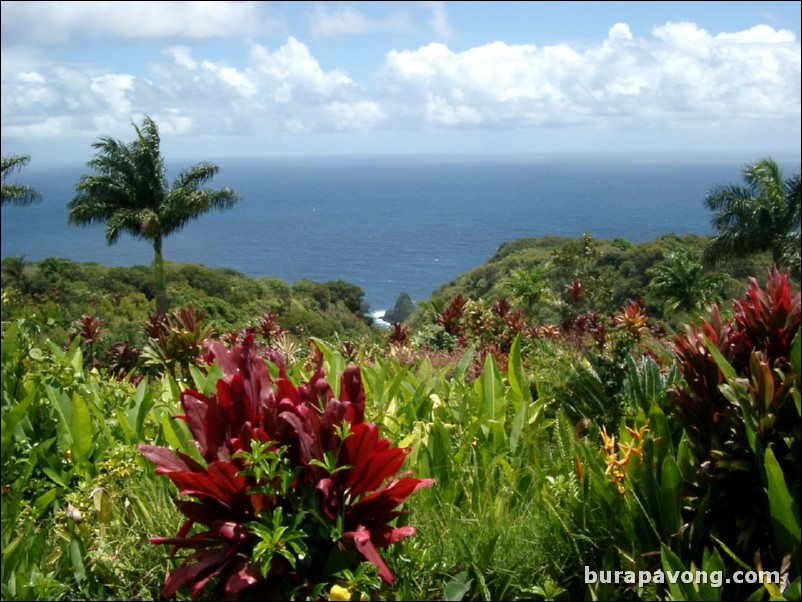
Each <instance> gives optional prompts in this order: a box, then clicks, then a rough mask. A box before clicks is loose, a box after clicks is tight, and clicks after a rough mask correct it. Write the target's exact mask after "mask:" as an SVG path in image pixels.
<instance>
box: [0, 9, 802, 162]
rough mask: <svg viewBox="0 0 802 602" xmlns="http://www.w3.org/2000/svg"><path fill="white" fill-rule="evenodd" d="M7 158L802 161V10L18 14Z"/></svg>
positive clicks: (7, 57)
mask: <svg viewBox="0 0 802 602" xmlns="http://www.w3.org/2000/svg"><path fill="white" fill-rule="evenodd" d="M1 22H2V55H1V56H2V126H1V128H2V132H1V135H2V148H3V154H4V155H8V154H30V155H31V156H32V157H33V160H34V161H43V162H55V161H80V162H84V161H86V160H88V159H89V158H90V157H91V153H92V150H91V147H90V144H91V142H92V141H93V140H95V139H97V138H98V137H99V136H105V135H109V136H113V137H117V138H122V139H125V140H130V139H131V138H132V136H133V129H132V127H131V121H132V120H133V121H135V122H139V121H140V120H141V118H142V116H143V115H145V114H147V115H150V116H151V117H153V118H154V119H155V120H156V121H157V123H158V124H159V127H160V131H161V134H162V148H163V151H164V153H165V155H166V156H168V158H206V159H209V160H217V159H220V158H224V157H259V156H296V155H317V154H322V155H332V154H335V155H336V154H366V153H368V154H375V153H388V154H390V153H422V152H443V153H454V152H468V153H523V152H540V153H549V152H579V151H581V152H629V153H631V152H680V153H688V152H703V153H721V152H737V153H743V154H744V160H751V159H756V158H758V156H760V155H764V154H773V155H790V156H792V157H798V156H799V154H800V112H801V109H800V106H801V105H802V102H801V101H800V85H801V84H800V82H801V80H802V77H801V76H800V55H801V52H800V3H799V2H130V3H129V2H97V1H95V2H30V1H27V2H6V1H3V2H2V21H1Z"/></svg>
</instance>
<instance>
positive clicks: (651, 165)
mask: <svg viewBox="0 0 802 602" xmlns="http://www.w3.org/2000/svg"><path fill="white" fill-rule="evenodd" d="M757 158H758V157H732V156H731V157H667V156H662V157H660V156H638V157H635V156H628V157H625V156H617V155H616V156H610V155H606V156H591V155H577V156H568V155H561V156H554V157H552V156H543V155H525V156H514V157H513V156H510V157H502V156H485V157H478V156H415V157H411V156H410V157H406V156H402V157H399V156H386V157H349V158H337V159H335V158H295V159H254V160H243V159H237V160H233V159H226V160H220V161H214V159H213V158H210V159H209V160H211V161H214V162H216V163H217V164H218V165H219V166H220V173H219V174H218V176H217V177H216V178H215V180H214V182H213V185H214V186H215V187H217V186H232V187H233V188H235V189H236V190H237V191H238V192H239V193H240V194H241V195H242V197H243V201H242V202H240V203H238V204H237V205H236V206H235V207H234V208H233V209H230V210H227V211H221V212H213V213H210V214H208V215H206V216H203V217H201V218H200V219H199V220H197V221H195V222H192V223H190V224H188V225H187V226H186V227H185V228H184V229H183V230H182V231H181V232H178V233H176V234H174V235H173V236H171V237H169V238H167V239H166V240H165V244H164V256H165V258H166V259H168V260H170V261H176V262H197V263H202V264H205V265H208V266H210V267H228V268H233V269H235V270H238V271H240V272H243V273H244V274H247V275H248V276H253V277H256V276H262V275H270V276H274V277H277V278H281V279H284V280H287V281H288V282H295V281H296V280H299V279H309V280H315V281H322V282H324V281H328V280H337V279H342V280H346V281H349V282H352V283H354V284H357V285H359V286H360V287H361V288H362V289H363V290H364V291H365V300H366V301H367V302H368V303H369V304H370V306H371V308H372V309H373V310H374V311H378V310H384V309H387V308H390V307H392V305H393V303H394V302H395V300H396V298H397V297H398V295H399V293H401V292H402V291H405V292H407V293H408V294H409V295H410V296H411V297H412V298H413V299H426V298H428V297H429V295H430V294H431V293H432V291H433V290H434V289H436V288H437V287H438V286H439V285H440V284H442V283H444V282H448V281H450V280H452V279H454V278H455V277H456V276H457V275H458V274H460V273H462V272H465V271H467V270H470V269H472V268H474V267H476V266H478V265H480V264H482V263H484V262H485V261H486V260H487V259H488V257H490V256H491V255H492V254H493V253H494V252H495V251H496V250H497V249H498V247H499V245H500V244H501V243H503V242H506V241H510V240H514V239H516V238H519V237H523V236H546V235H556V236H568V237H574V238H576V237H579V236H581V235H582V233H583V232H590V233H591V234H592V235H593V236H594V237H595V238H603V239H612V238H615V237H618V236H621V237H624V238H626V239H628V240H630V241H633V242H640V241H645V240H651V239H653V238H655V237H657V236H660V235H661V234H665V233H669V232H675V233H678V234H683V233H697V234H710V233H711V230H710V217H711V215H710V212H709V211H708V210H707V209H705V208H704V206H703V203H702V200H703V198H704V195H705V192H706V191H707V190H709V189H710V188H711V187H712V186H714V185H717V184H724V183H729V182H741V181H742V180H741V168H742V165H743V164H744V163H746V162H749V161H754V160H756V159H757ZM192 163H193V162H192V161H187V162H183V163H181V164H176V165H174V166H169V167H170V171H171V174H172V175H174V173H177V170H178V169H180V168H184V167H188V166H189V165H191V164H192ZM780 163H781V165H782V166H783V168H784V170H785V173H786V174H787V175H788V176H790V175H791V174H792V173H793V172H794V171H795V170H797V169H798V168H799V162H798V160H796V161H793V160H791V161H787V162H785V163H783V162H782V161H781V162H780ZM87 173H89V171H88V168H86V167H85V166H84V165H76V166H59V167H52V166H51V167H44V166H37V165H36V162H35V158H34V160H33V161H32V162H31V163H30V164H29V165H28V166H27V167H26V168H25V169H24V170H23V171H22V172H21V173H20V174H15V176H14V177H13V178H12V179H13V180H17V181H20V182H24V183H26V184H29V185H31V186H34V187H36V188H37V189H38V190H39V191H41V192H42V194H43V195H44V200H43V201H42V202H41V203H39V204H36V205H31V206H28V207H3V209H2V239H1V240H2V257H7V256H10V255H24V256H25V258H26V259H28V260H30V261H38V260H41V259H44V258H46V257H51V256H58V257H66V258H69V259H73V260H75V261H80V262H85V261H96V262H99V263H102V264H106V265H120V266H130V265H137V264H144V265H148V264H150V263H151V262H152V260H153V251H152V248H151V246H150V245H149V243H148V242H147V241H143V240H135V239H133V238H131V237H129V236H127V235H126V236H123V237H122V239H121V240H120V242H119V243H118V244H117V245H115V246H111V247H109V246H107V245H106V242H105V238H104V231H103V226H102V225H97V226H92V227H74V226H68V225H67V207H66V205H67V203H68V201H69V200H70V199H72V197H73V196H74V188H75V184H76V182H78V180H79V179H80V177H81V176H82V175H84V174H87ZM172 175H171V176H170V177H172Z"/></svg>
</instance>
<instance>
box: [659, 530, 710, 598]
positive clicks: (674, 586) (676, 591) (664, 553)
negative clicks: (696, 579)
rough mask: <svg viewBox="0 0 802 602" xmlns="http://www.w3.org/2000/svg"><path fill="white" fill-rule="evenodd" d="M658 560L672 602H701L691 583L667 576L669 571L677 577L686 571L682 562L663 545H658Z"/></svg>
mask: <svg viewBox="0 0 802 602" xmlns="http://www.w3.org/2000/svg"><path fill="white" fill-rule="evenodd" d="M660 559H661V560H662V563H663V572H664V573H666V583H667V584H668V589H669V591H670V592H671V598H672V599H674V600H688V601H689V602H696V601H697V600H698V601H701V599H702V598H701V596H699V592H698V591H696V588H694V587H693V584H692V583H683V582H682V581H681V580H680V579H679V578H677V579H671V578H670V576H669V575H668V574H667V573H668V572H669V571H671V572H672V573H673V574H674V575H676V576H677V577H679V576H680V575H681V574H682V573H683V572H685V571H686V570H687V569H686V567H685V565H684V564H682V561H681V560H680V559H679V558H678V557H677V555H676V554H674V552H672V551H671V550H670V549H669V548H668V547H667V546H666V545H665V544H664V543H661V544H660ZM672 581H676V583H672Z"/></svg>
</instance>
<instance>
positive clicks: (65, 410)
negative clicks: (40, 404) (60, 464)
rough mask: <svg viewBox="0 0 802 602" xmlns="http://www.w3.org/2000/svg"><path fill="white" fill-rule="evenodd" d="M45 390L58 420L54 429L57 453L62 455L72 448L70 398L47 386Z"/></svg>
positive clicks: (62, 392)
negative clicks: (56, 437) (56, 438)
mask: <svg viewBox="0 0 802 602" xmlns="http://www.w3.org/2000/svg"><path fill="white" fill-rule="evenodd" d="M45 390H46V392H47V397H48V399H50V404H51V406H52V407H53V409H54V410H55V411H56V415H57V416H58V419H59V420H58V428H57V429H56V433H57V435H58V451H59V452H60V453H64V452H66V451H67V450H69V449H70V447H71V446H72V428H71V425H72V405H71V403H70V398H69V396H68V395H67V394H66V393H65V392H64V391H61V390H57V389H55V388H53V387H51V386H48V387H47V388H46V389H45Z"/></svg>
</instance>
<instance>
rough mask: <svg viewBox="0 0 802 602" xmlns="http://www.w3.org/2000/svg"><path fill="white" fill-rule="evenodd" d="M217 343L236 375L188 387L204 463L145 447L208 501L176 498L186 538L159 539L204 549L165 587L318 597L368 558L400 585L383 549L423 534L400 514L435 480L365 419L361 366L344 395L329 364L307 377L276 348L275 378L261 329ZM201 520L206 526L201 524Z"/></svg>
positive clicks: (186, 403)
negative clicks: (296, 373) (409, 471)
mask: <svg viewBox="0 0 802 602" xmlns="http://www.w3.org/2000/svg"><path fill="white" fill-rule="evenodd" d="M210 347H211V350H212V352H213V353H214V356H215V358H216V360H217V361H218V362H219V365H220V367H221V368H222V370H223V372H224V373H225V376H224V377H222V378H220V379H219V380H218V381H217V384H216V394H213V395H210V396H207V395H204V394H202V393H200V392H198V391H194V390H186V391H184V392H183V394H182V395H181V403H182V405H183V407H184V411H185V416H184V418H185V420H186V422H187V425H188V427H189V429H190V431H191V432H192V434H193V436H194V438H195V442H196V444H197V447H198V450H199V451H200V454H201V455H202V461H200V459H193V458H191V457H189V456H188V455H186V454H184V453H181V452H179V453H178V454H177V455H176V454H173V453H172V452H171V451H169V450H168V449H165V448H162V447H156V446H152V445H140V446H139V449H140V451H141V452H142V454H143V455H144V456H145V457H146V458H148V459H149V460H151V461H152V462H153V463H154V464H155V465H156V467H157V468H156V472H157V473H160V474H165V475H167V476H168V477H169V478H170V479H171V480H172V481H173V483H174V484H175V485H176V486H177V487H178V490H179V496H181V497H185V496H191V497H194V498H196V500H197V501H189V500H186V499H181V500H179V501H177V502H176V504H177V506H178V508H179V509H180V510H181V512H182V513H184V514H185V515H186V517H187V521H186V523H185V524H184V526H183V527H182V528H181V530H180V531H179V533H178V534H177V535H176V536H175V537H163V538H154V539H152V540H151V541H152V542H153V543H155V544H167V545H171V546H172V549H173V553H175V552H176V551H177V550H178V549H187V550H192V552H191V553H190V554H189V555H188V556H186V557H185V558H184V560H183V561H182V563H181V565H180V566H179V567H178V568H177V569H175V570H174V571H173V572H172V573H171V574H170V575H169V577H168V579H167V580H166V583H165V591H164V594H165V596H166V597H171V596H172V595H174V594H175V593H176V592H177V591H178V590H179V588H181V587H183V586H187V587H189V589H190V591H191V593H192V596H193V598H196V597H197V596H198V595H199V594H200V593H201V592H202V591H203V590H204V588H205V587H206V586H207V584H209V583H210V581H212V580H213V579H215V578H216V585H215V591H214V592H213V595H215V596H216V597H217V596H225V598H226V599H232V598H238V597H239V596H241V595H244V594H245V593H246V592H247V593H248V594H254V595H260V596H268V597H270V598H271V599H276V598H285V599H286V598H293V599H295V598H297V597H299V596H300V597H304V596H312V597H315V596H319V595H320V594H321V592H323V591H324V590H325V589H327V588H331V587H333V586H334V585H339V586H341V584H337V583H335V581H336V580H337V578H338V575H339V576H340V577H342V575H343V574H344V573H343V572H342V571H350V570H353V569H356V570H357V575H359V574H360V572H361V574H364V573H365V566H364V563H363V560H367V561H369V562H370V563H371V564H372V565H375V566H376V567H377V568H378V575H379V577H381V578H382V579H383V580H384V581H385V582H387V583H391V582H392V581H393V580H394V577H393V575H392V573H391V572H390V570H389V568H388V567H387V565H386V564H385V562H384V560H383V559H382V557H381V555H380V554H379V552H378V548H383V547H386V546H388V545H390V544H392V543H395V542H397V541H399V540H401V539H403V538H405V537H409V536H411V535H414V533H415V530H414V528H413V527H411V526H393V525H392V524H391V523H392V522H393V521H394V520H395V519H396V518H398V517H399V516H400V515H401V514H402V512H401V511H399V510H397V507H398V506H399V505H400V504H402V503H403V502H404V501H405V500H406V498H407V497H408V496H409V495H411V494H412V493H413V492H414V491H416V490H417V489H419V488H421V487H427V486H429V485H431V484H432V483H433V480H431V479H425V480H420V479H415V478H412V477H410V476H407V475H406V474H401V475H397V474H396V473H397V471H398V470H399V469H400V467H401V465H402V463H403V462H404V458H405V457H406V454H407V452H408V450H407V449H406V448H391V447H390V442H389V441H388V440H386V439H383V438H380V437H379V432H378V427H377V426H376V425H375V424H371V423H367V422H365V421H364V413H365V391H364V388H363V385H362V378H361V374H360V370H359V367H358V366H356V365H354V364H351V365H349V366H348V367H347V368H346V369H345V371H344V372H343V374H342V377H341V380H340V383H339V386H338V387H337V388H338V389H339V394H338V395H336V394H335V392H334V390H333V389H332V386H331V385H330V384H329V383H328V381H327V380H326V378H325V375H324V373H323V370H322V368H321V366H320V365H318V367H317V370H316V371H315V373H314V374H313V375H312V377H311V378H310V379H309V381H308V382H307V383H305V384H301V385H299V386H296V385H295V384H293V383H292V382H291V381H290V380H289V378H288V377H287V373H286V371H285V369H284V367H283V362H281V361H280V360H278V358H276V357H274V358H273V359H274V360H275V361H276V365H277V372H278V376H277V378H275V379H272V378H271V376H270V373H269V371H268V367H267V365H266V363H265V361H264V360H263V359H262V358H261V357H259V356H257V355H256V354H255V353H254V342H253V335H252V334H248V335H247V336H246V337H245V340H244V341H243V343H242V344H240V345H237V346H236V347H234V348H233V349H232V350H230V351H229V350H227V349H226V348H225V347H224V346H223V345H222V344H221V343H217V342H215V343H211V344H210ZM196 524H199V525H204V526H205V527H206V529H205V530H201V531H196V532H192V528H193V526H194V525H196ZM350 575H351V576H353V573H350ZM363 593H364V592H363Z"/></svg>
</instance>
